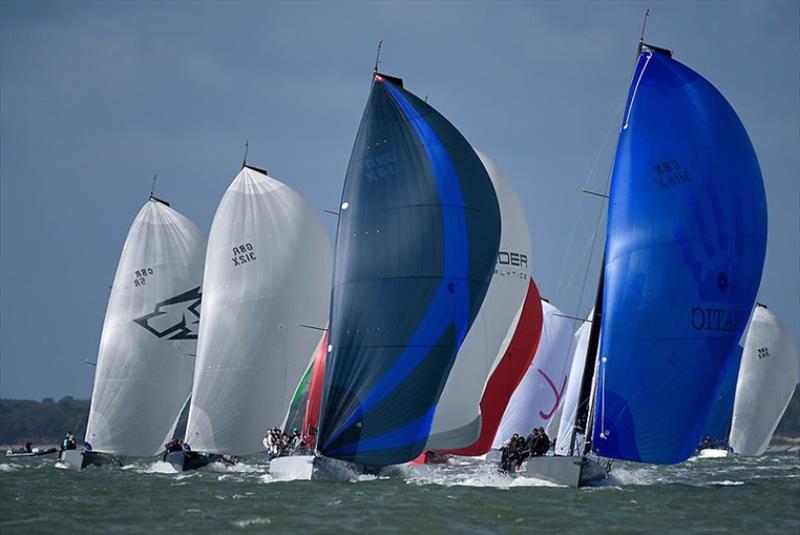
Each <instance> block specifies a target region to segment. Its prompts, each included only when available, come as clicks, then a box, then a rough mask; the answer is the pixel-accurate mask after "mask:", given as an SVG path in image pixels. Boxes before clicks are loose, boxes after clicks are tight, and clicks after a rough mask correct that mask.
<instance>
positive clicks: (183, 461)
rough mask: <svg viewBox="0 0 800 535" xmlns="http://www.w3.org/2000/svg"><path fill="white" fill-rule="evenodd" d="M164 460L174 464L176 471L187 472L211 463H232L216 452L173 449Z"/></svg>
mask: <svg viewBox="0 0 800 535" xmlns="http://www.w3.org/2000/svg"><path fill="white" fill-rule="evenodd" d="M164 461H165V462H168V463H169V464H171V465H172V467H173V468H174V469H175V471H176V472H186V471H188V470H197V469H198V468H203V467H204V466H207V465H209V464H211V463H216V462H224V463H226V464H232V463H231V462H230V461H227V460H226V459H225V458H223V457H222V455H218V454H216V453H195V452H188V453H186V452H182V451H171V452H169V453H167V454H166V455H165V456H164Z"/></svg>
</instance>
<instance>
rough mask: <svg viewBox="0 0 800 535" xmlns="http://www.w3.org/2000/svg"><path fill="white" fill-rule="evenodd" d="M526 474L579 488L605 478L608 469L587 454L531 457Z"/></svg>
mask: <svg viewBox="0 0 800 535" xmlns="http://www.w3.org/2000/svg"><path fill="white" fill-rule="evenodd" d="M525 476H526V477H533V478H536V479H543V480H545V481H550V482H552V483H557V484H559V485H565V486H567V487H573V488H577V487H583V486H585V485H588V484H590V483H592V482H595V481H600V480H602V479H605V478H606V469H605V468H603V467H602V466H601V465H600V463H598V462H597V461H595V460H592V459H589V458H588V457H585V456H581V457H569V456H551V457H530V458H529V459H528V466H527V467H526V469H525Z"/></svg>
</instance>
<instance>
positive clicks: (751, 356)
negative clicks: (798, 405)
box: [730, 305, 800, 455]
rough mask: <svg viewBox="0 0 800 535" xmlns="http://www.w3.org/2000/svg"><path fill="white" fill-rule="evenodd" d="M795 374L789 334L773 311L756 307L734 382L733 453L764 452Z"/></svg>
mask: <svg viewBox="0 0 800 535" xmlns="http://www.w3.org/2000/svg"><path fill="white" fill-rule="evenodd" d="M798 374H800V357H798V354H797V346H796V345H795V342H794V339H793V338H792V335H791V334H790V333H789V332H788V331H787V330H786V327H784V326H783V323H781V321H780V320H779V319H778V317H777V316H776V315H775V314H773V313H772V311H770V310H768V309H767V308H766V307H764V306H763V305H758V306H756V309H755V311H754V312H753V319H752V322H751V323H750V329H749V330H748V332H747V337H746V338H745V342H744V352H743V356H742V366H741V370H740V371H739V380H738V382H737V384H736V401H735V402H734V407H733V422H732V425H731V433H730V447H731V448H732V449H733V451H734V452H735V453H738V454H740V455H761V454H763V453H764V452H765V451H766V449H767V446H768V445H769V441H770V439H771V438H772V434H773V433H774V432H775V428H776V427H777V426H778V423H779V422H780V420H781V418H782V417H783V413H784V412H785V411H786V407H787V406H788V405H789V402H790V401H791V399H792V395H793V393H794V389H795V386H796V384H797V381H798Z"/></svg>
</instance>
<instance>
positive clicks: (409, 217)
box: [270, 72, 501, 479]
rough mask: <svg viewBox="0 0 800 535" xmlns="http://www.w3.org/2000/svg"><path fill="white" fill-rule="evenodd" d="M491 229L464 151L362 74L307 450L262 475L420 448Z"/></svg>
mask: <svg viewBox="0 0 800 535" xmlns="http://www.w3.org/2000/svg"><path fill="white" fill-rule="evenodd" d="M500 234H501V222H500V209H499V206H498V201H497V196H496V194H495V190H494V187H493V186H492V182H491V179H490V177H489V175H488V173H487V171H486V168H485V167H484V165H483V164H482V162H481V160H480V158H479V157H478V155H477V154H476V153H475V151H474V150H473V148H472V147H471V146H470V145H469V143H468V142H467V141H466V140H465V139H464V137H463V136H462V135H461V133H460V132H458V130H456V128H455V127H454V126H453V125H452V124H450V123H449V122H448V121H447V120H446V119H445V118H444V117H443V116H442V115H440V114H439V113H438V112H437V111H436V110H434V109H433V108H432V107H431V106H430V105H429V104H428V103H426V102H424V101H423V100H421V99H419V98H417V97H416V96H415V95H413V94H412V93H411V92H409V91H407V90H406V89H404V87H403V81H402V80H400V79H399V78H395V77H391V76H387V75H383V74H380V73H377V72H375V74H374V76H373V83H372V88H371V91H370V96H369V100H368V102H367V105H366V110H365V111H364V115H363V117H362V120H361V125H360V127H359V130H358V135H357V136H356V141H355V146H354V148H353V153H352V156H351V158H350V164H349V166H348V170H347V175H346V178H345V184H344V190H343V194H342V203H341V212H340V216H339V226H338V231H337V238H336V258H335V265H334V284H333V294H332V302H331V314H330V331H329V345H328V355H327V358H326V363H325V372H324V375H325V378H324V387H323V398H322V406H321V411H320V418H319V432H318V435H317V444H316V453H317V455H307V456H294V457H281V458H278V459H275V460H274V461H272V463H271V465H270V472H271V474H272V475H273V476H276V477H280V478H287V477H288V478H294V479H317V478H325V477H331V478H335V479H338V478H342V477H345V478H347V477H349V475H351V474H352V473H353V471H356V472H363V471H371V472H374V471H377V470H379V469H380V468H381V467H384V466H387V465H394V464H401V463H405V462H408V461H410V460H412V459H414V458H416V457H418V456H419V455H420V453H421V452H422V450H423V448H424V447H425V444H426V442H427V439H428V436H429V434H430V431H431V425H432V423H433V418H434V413H435V410H436V405H437V402H438V401H439V398H440V396H441V393H442V391H443V389H444V386H445V382H446V380H447V377H448V374H449V373H450V370H451V368H452V366H453V362H454V361H455V359H456V355H457V353H458V351H459V348H460V347H461V346H462V344H463V343H464V339H465V337H466V336H467V333H468V331H469V329H470V327H471V325H472V324H473V321H474V320H475V317H476V316H477V314H478V310H479V309H480V307H481V305H482V303H483V300H484V296H485V295H486V291H487V288H488V286H489V282H490V280H491V277H492V274H493V272H494V266H495V263H496V259H497V254H498V251H499V244H500Z"/></svg>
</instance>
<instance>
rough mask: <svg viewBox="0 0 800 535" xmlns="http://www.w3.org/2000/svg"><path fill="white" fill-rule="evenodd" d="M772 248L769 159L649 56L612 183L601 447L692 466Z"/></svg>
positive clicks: (727, 117) (632, 95)
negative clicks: (766, 177)
mask: <svg viewBox="0 0 800 535" xmlns="http://www.w3.org/2000/svg"><path fill="white" fill-rule="evenodd" d="M766 240H767V205H766V198H765V194H764V184H763V181H762V178H761V172H760V170H759V166H758V161H757V159H756V155H755V151H754V150H753V147H752V144H751V143H750V139H749V138H748V136H747V133H746V132H745V129H744V127H743V126H742V123H741V122H740V120H739V118H738V117H737V115H736V113H735V112H734V110H733V108H732V107H731V106H730V104H728V102H727V101H726V100H725V98H724V97H723V96H722V95H721V94H720V93H719V91H717V90H716V89H715V88H714V86H712V85H711V84H710V83H709V82H708V81H707V80H705V79H704V78H702V77H701V76H700V75H699V74H697V73H696V72H694V71H692V70H691V69H689V68H688V67H686V66H684V65H682V64H680V63H679V62H677V61H675V60H673V59H672V58H671V57H669V56H668V55H666V54H664V53H662V52H661V51H659V50H652V49H649V48H647V47H644V48H643V49H642V51H641V53H640V55H639V58H638V62H637V65H636V69H635V70H634V75H633V79H632V82H631V88H630V92H629V95H628V103H627V106H626V109H625V116H624V118H623V127H622V131H621V133H620V136H619V145H618V147H617V154H616V159H615V162H614V169H613V172H612V178H611V190H610V201H609V211H608V227H607V234H606V261H605V266H604V277H605V290H604V294H603V295H604V300H603V312H602V345H601V348H600V356H599V358H600V361H599V368H598V382H597V390H596V401H595V404H594V407H595V412H594V425H593V434H592V448H593V450H594V451H595V452H596V453H597V454H599V455H602V456H605V457H612V458H618V459H628V460H633V461H642V462H651V463H662V464H666V463H676V462H680V461H683V460H685V459H686V458H688V457H689V456H690V455H691V454H692V452H694V450H695V448H696V447H697V445H698V443H699V442H700V440H701V438H702V432H703V427H704V425H705V423H706V418H707V416H708V414H709V411H710V407H711V404H712V402H713V398H714V396H715V392H716V387H717V385H718V383H719V380H720V377H721V375H722V373H723V372H724V370H725V369H726V364H727V361H728V359H729V358H731V356H732V355H735V352H733V351H732V350H733V349H734V347H735V346H736V344H737V342H738V341H739V338H740V336H741V334H742V331H743V329H744V328H745V325H746V323H747V319H748V316H749V313H750V310H751V309H752V307H753V304H754V302H755V298H756V293H757V291H758V285H759V281H760V279H761V271H762V267H763V264H764V254H765V250H766Z"/></svg>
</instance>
